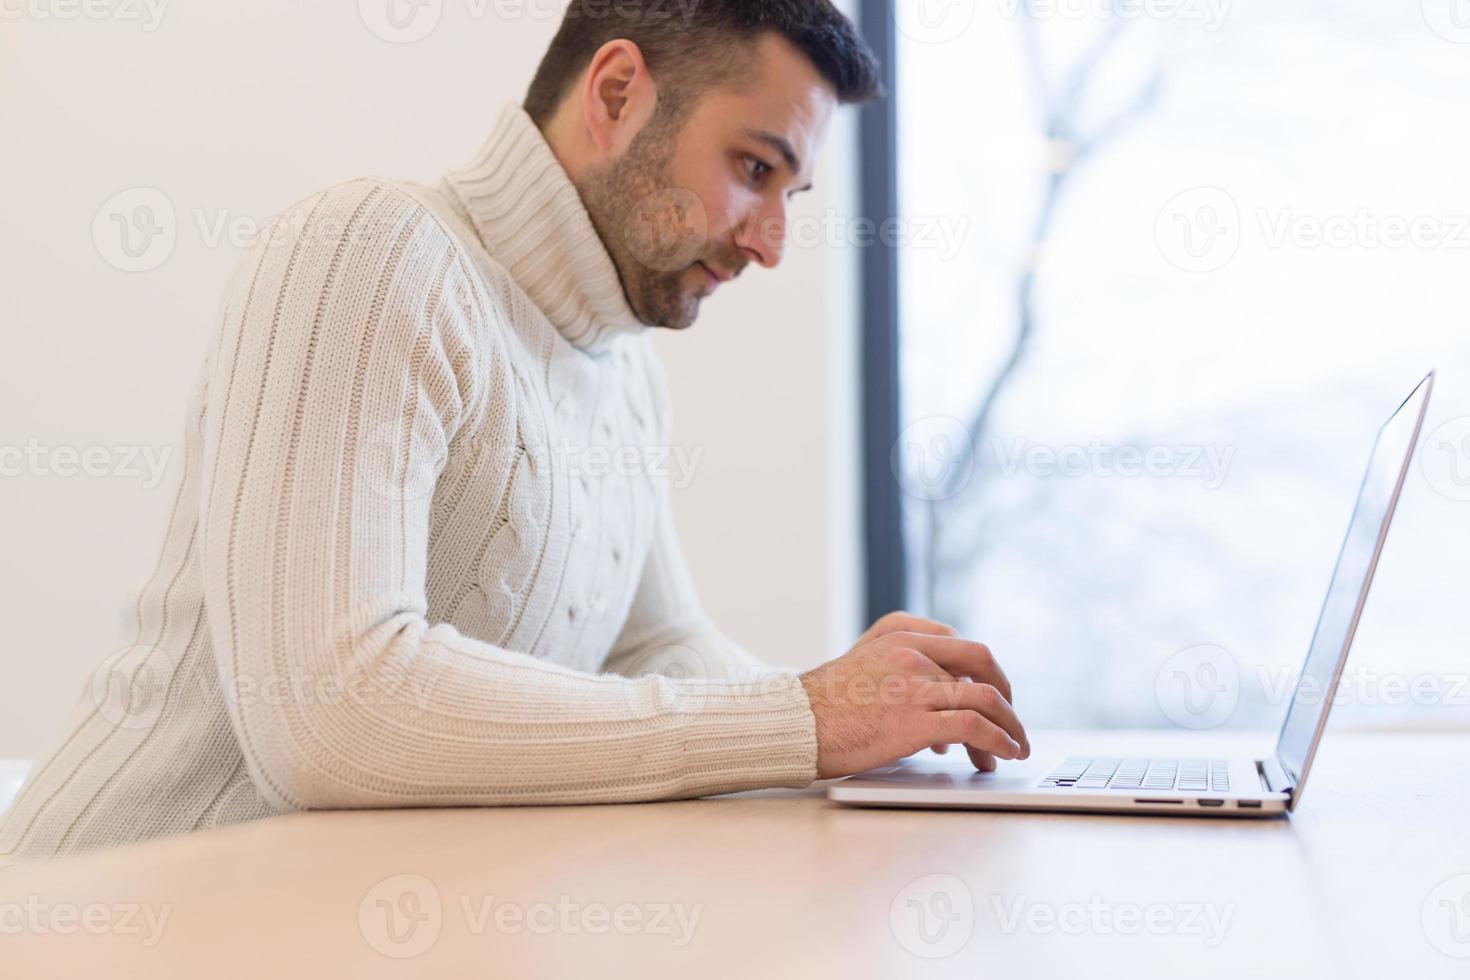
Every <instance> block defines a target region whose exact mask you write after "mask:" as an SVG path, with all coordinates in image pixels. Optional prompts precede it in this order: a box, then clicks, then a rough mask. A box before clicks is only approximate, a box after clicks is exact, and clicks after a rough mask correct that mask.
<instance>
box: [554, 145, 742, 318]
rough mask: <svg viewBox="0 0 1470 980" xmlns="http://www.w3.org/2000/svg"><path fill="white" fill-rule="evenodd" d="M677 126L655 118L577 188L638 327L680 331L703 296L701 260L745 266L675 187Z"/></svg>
mask: <svg viewBox="0 0 1470 980" xmlns="http://www.w3.org/2000/svg"><path fill="white" fill-rule="evenodd" d="M678 135H679V134H678V126H677V124H676V123H674V122H672V121H670V120H660V119H659V118H657V117H655V118H654V119H653V120H652V121H650V122H649V123H648V125H646V126H645V127H644V128H643V130H642V131H641V132H640V133H639V134H638V135H637V136H635V137H634V138H633V142H632V144H631V145H630V146H629V147H628V152H627V153H625V154H624V155H623V156H622V157H620V158H619V159H617V160H615V161H613V162H612V163H610V164H608V165H607V166H606V167H603V168H602V169H600V170H596V171H592V172H590V173H588V174H586V175H585V176H584V177H583V178H582V180H580V181H578V182H577V192H578V193H579V194H580V195H581V197H582V204H583V206H585V207H586V208H587V213H588V214H589V215H590V216H591V218H592V225H593V227H594V228H595V229H596V230H597V234H598V236H599V237H600V238H601V239H602V243H603V246H604V247H605V248H606V249H607V252H608V255H609V256H610V257H611V258H612V261H613V265H614V266H615V267H616V268H617V272H618V278H619V280H620V281H621V282H622V286H623V294H624V296H625V297H626V298H627V300H628V305H629V307H631V308H632V310H633V313H634V315H635V316H637V317H638V319H639V321H640V322H642V323H644V324H647V325H648V326H652V327H667V328H670V329H673V330H683V329H685V328H687V327H690V326H692V325H693V324H694V321H695V318H696V317H698V315H699V304H700V301H701V300H702V299H703V298H704V297H705V296H706V295H707V294H708V291H707V285H706V283H707V280H706V278H705V273H704V270H703V269H696V266H697V265H698V264H699V263H700V262H701V261H702V260H712V264H714V265H715V267H716V268H725V269H739V268H740V267H741V266H743V265H744V264H745V263H744V261H743V260H742V259H741V258H740V256H739V254H738V253H736V254H734V255H731V254H730V252H731V250H725V249H720V248H718V247H717V246H715V245H714V244H713V243H712V242H711V241H710V237H709V216H708V215H707V214H706V213H705V209H704V205H703V203H702V202H701V201H700V199H699V197H698V196H697V195H695V194H694V193H693V192H691V191H688V190H685V189H683V188H680V187H677V186H675V183H674V181H673V179H672V176H671V174H672V159H673V154H674V146H675V143H676V142H677V138H678Z"/></svg>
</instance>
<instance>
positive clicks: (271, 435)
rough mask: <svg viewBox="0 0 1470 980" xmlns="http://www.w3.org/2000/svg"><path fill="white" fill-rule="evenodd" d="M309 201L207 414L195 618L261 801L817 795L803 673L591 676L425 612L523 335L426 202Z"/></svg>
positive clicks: (222, 366) (263, 273) (252, 273)
mask: <svg viewBox="0 0 1470 980" xmlns="http://www.w3.org/2000/svg"><path fill="white" fill-rule="evenodd" d="M309 207H310V211H311V215H310V217H309V219H308V220H307V221H306V222H305V223H304V224H303V225H302V227H301V228H300V230H299V231H297V232H296V233H295V234H294V236H293V238H292V240H290V241H281V240H278V239H273V240H272V241H271V242H269V243H262V244H261V245H259V246H257V249H256V251H255V252H254V253H253V254H252V257H251V261H250V263H249V264H248V266H247V269H246V277H247V280H248V281H247V282H245V284H244V285H245V286H247V287H248V288H242V289H241V291H240V292H239V293H238V294H236V295H237V298H238V300H239V302H238V303H231V304H230V307H229V309H228V312H227V316H226V321H225V326H224V330H223V333H222V337H221V341H220V344H219V349H218V352H217V355H216V363H215V365H214V370H213V373H212V377H211V380H210V384H209V392H208V401H207V411H206V425H205V453H204V457H205V458H204V466H205V470H204V486H203V489H202V495H203V501H202V504H203V515H204V517H203V535H204V540H203V542H202V543H203V565H204V586H205V606H206V610H207V616H208V623H209V629H210V636H211V640H212V648H213V651H214V656H215V658H216V662H217V668H218V672H219V677H220V683H221V686H222V688H223V690H224V692H225V697H226V700H227V705H228V709H229V713H230V721H231V724H232V727H233V729H234V734H235V736H236V738H237V739H238V741H239V744H240V746H241V749H242V751H243V753H244V758H245V762H246V765H247V767H248V771H249V773H250V775H251V778H252V780H253V781H254V782H255V785H256V786H257V788H258V789H259V791H260V792H261V794H262V795H263V796H264V797H265V798H266V799H267V800H269V801H271V802H272V803H273V804H274V805H276V806H277V807H279V808H281V809H317V808H355V807H403V806H463V805H487V804H517V803H520V804H524V803H594V802H622V801H634V800H653V799H675V798H685V797H694V796H704V795H710V794H715V793H725V792H732V791H737V790H742V789H751V788H758V787H768V786H804V785H806V784H807V783H809V782H810V781H811V779H812V778H813V776H814V775H815V771H816V757H817V756H816V753H817V747H816V739H815V731H814V720H813V716H812V712H811V709H810V705H809V702H808V700H807V696H806V693H805V691H804V690H803V688H802V686H801V684H800V682H799V680H798V679H797V678H795V677H776V678H772V679H771V683H765V684H761V685H757V686H755V687H752V686H751V685H748V684H738V683H731V682H722V681H702V680H675V679H671V678H668V677H663V676H659V675H656V674H652V675H649V676H645V677H640V678H637V679H629V678H623V677H617V676H612V675H598V674H585V673H581V672H578V671H574V670H571V669H568V668H564V667H561V666H558V665H555V664H551V663H547V662H544V661H541V660H538V659H536V658H534V657H530V656H527V655H525V654H522V653H518V652H515V651H511V650H506V649H502V648H500V647H497V646H494V645H492V644H489V643H484V642H481V641H478V640H475V639H472V638H470V637H467V636H465V635H463V634H461V633H460V632H459V631H457V630H456V629H455V628H454V627H452V626H450V625H448V624H445V623H435V622H432V621H430V620H429V619H428V618H427V601H426V598H425V589H426V576H427V569H426V555H427V544H428V536H429V521H430V504H431V500H432V498H433V489H434V485H435V482H436V481H437V479H438V477H439V475H440V474H441V473H442V472H443V470H444V467H445V465H446V464H447V462H448V459H449V447H450V446H451V445H452V444H454V442H455V440H456V439H457V438H461V437H463V436H464V435H467V430H469V429H471V427H473V426H476V425H478V424H479V420H481V419H483V418H485V417H486V415H487V408H486V402H487V400H488V399H489V398H490V397H491V396H490V395H489V394H488V392H490V391H491V390H492V387H493V386H492V385H491V384H490V383H489V381H488V380H487V379H489V378H500V379H501V380H503V379H504V376H505V374H506V372H507V371H509V370H510V368H509V367H508V366H507V361H508V354H507V353H506V352H505V351H504V350H503V349H502V348H501V346H500V345H501V344H502V342H503V341H502V338H503V337H504V336H505V335H506V334H505V331H506V330H507V329H508V328H506V327H504V326H502V325H500V324H499V323H498V322H496V318H497V317H499V316H501V313H500V312H499V311H498V309H497V308H496V307H495V305H494V300H493V298H492V297H490V296H489V295H488V294H487V292H486V291H485V290H484V289H483V287H482V286H481V285H480V284H479V281H478V279H477V278H476V277H475V275H474V273H473V272H471V270H470V269H469V266H468V263H467V262H466V261H465V259H464V258H463V256H462V255H461V254H460V253H459V251H458V249H457V245H456V243H454V242H453V240H452V239H451V237H450V236H449V235H448V233H447V232H446V231H445V230H444V229H443V228H442V227H441V226H439V225H438V223H437V222H436V220H435V219H434V218H433V217H432V216H431V215H429V214H428V212H426V211H425V210H424V208H422V207H421V206H420V205H419V204H418V203H417V202H415V201H413V200H412V198H409V197H408V196H407V195H405V194H403V193H402V192H400V191H397V190H395V189H392V188H388V187H385V186H384V185H382V184H378V183H375V182H370V181H358V182H355V183H352V184H348V185H343V186H342V187H339V188H334V189H333V190H331V191H328V192H326V193H325V194H323V195H321V196H319V197H318V198H316V199H314V201H312V202H310V203H309ZM489 414H491V415H493V413H489ZM512 441H513V440H512ZM505 448H506V452H507V456H509V452H510V448H511V447H505ZM494 451H495V449H494V447H493V446H487V447H486V452H487V453H489V452H494ZM283 692H284V693H285V695H286V696H281V695H282V693H283ZM691 706H694V707H696V708H697V710H691Z"/></svg>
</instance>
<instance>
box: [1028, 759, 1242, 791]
mask: <svg viewBox="0 0 1470 980" xmlns="http://www.w3.org/2000/svg"><path fill="white" fill-rule="evenodd" d="M1041 786H1042V788H1044V789H1147V790H1179V791H1181V792H1186V793H1188V792H1198V793H1228V792H1230V767H1229V765H1227V764H1226V762H1225V760H1224V759H1112V758H1108V759H1092V758H1084V757H1078V758H1074V759H1068V760H1067V761H1066V762H1063V763H1062V764H1061V765H1059V766H1057V768H1056V769H1054V770H1053V771H1052V773H1051V775H1049V776H1047V777H1046V778H1045V779H1043V780H1042V781H1041Z"/></svg>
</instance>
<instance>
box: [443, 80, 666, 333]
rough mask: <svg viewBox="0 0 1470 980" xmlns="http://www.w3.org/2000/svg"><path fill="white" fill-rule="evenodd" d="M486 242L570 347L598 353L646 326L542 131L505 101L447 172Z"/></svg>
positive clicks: (449, 184)
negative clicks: (487, 129)
mask: <svg viewBox="0 0 1470 980" xmlns="http://www.w3.org/2000/svg"><path fill="white" fill-rule="evenodd" d="M444 182H445V184H446V186H447V187H448V189H449V191H450V192H451V193H452V194H454V195H455V197H456V198H458V200H459V202H460V204H461V205H462V206H463V207H464V209H465V212H466V213H467V214H468V215H469V218H470V223H471V224H472V225H473V226H474V228H475V231H476V233H477V234H478V235H479V236H480V240H481V241H482V242H483V243H484V245H485V248H486V250H487V251H489V253H490V254H491V255H492V256H494V258H495V260H496V261H497V262H499V263H500V264H501V265H503V266H505V268H506V269H507V271H509V272H510V274H511V276H512V277H513V278H514V279H515V280H516V282H517V283H518V284H519V285H520V287H521V288H522V289H524V290H525V291H526V294H527V295H528V296H530V297H531V300H532V301H533V302H534V303H535V304H536V305H537V306H538V307H539V308H540V309H541V312H542V313H544V314H545V315H546V317H547V318H548V319H549V320H551V322H552V324H553V325H554V326H555V327H556V329H557V330H558V331H560V333H561V335H562V336H563V337H565V338H566V339H567V340H568V341H570V342H571V343H572V344H574V345H575V346H577V347H579V348H581V349H583V350H586V351H589V352H597V351H600V350H604V349H606V348H607V346H608V345H609V344H611V343H612V342H613V341H614V340H616V339H617V338H618V337H620V336H623V335H626V334H638V333H642V332H643V331H645V330H647V329H648V327H646V326H645V325H644V324H642V323H640V322H639V321H638V317H637V316H636V315H635V314H634V313H633V310H632V309H631V308H630V307H629V306H628V300H627V297H626V296H625V295H624V294H623V286H622V283H621V282H620V281H619V279H618V273H617V268H616V267H615V266H614V265H613V261H612V257H611V256H609V255H608V253H607V248H606V247H605V246H604V245H603V244H602V239H601V238H600V237H599V236H598V234H597V231H596V229H595V228H593V226H592V219H591V217H589V216H588V214H587V209H586V208H585V207H583V205H582V198H581V196H580V195H579V194H578V193H577V188H576V186H575V185H573V184H572V181H571V178H570V177H568V176H567V172H566V171H565V170H564V169H562V166H561V162H560V161H558V160H557V158H556V155H555V154H554V153H552V151H551V147H550V145H548V144H547V142H546V138H545V137H544V136H543V135H542V134H541V130H540V129H539V128H537V126H536V124H535V122H534V121H532V119H531V117H530V116H528V115H527V114H526V112H525V110H523V109H522V108H521V107H520V106H517V105H507V106H506V107H505V109H504V110H502V112H501V114H500V121H499V122H498V123H496V125H495V129H494V131H493V132H492V133H491V134H490V138H489V140H488V141H486V143H485V145H484V147H483V148H482V149H481V150H480V152H479V154H478V155H477V156H476V157H475V160H474V162H473V163H471V164H470V165H469V166H467V167H465V168H464V169H462V170H456V171H452V172H450V173H449V174H447V175H445V178H444Z"/></svg>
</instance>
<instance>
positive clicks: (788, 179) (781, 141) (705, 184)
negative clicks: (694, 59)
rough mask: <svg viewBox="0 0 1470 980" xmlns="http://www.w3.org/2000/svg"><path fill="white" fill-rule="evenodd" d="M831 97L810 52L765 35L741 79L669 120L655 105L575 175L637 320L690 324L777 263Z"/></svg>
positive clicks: (807, 184)
mask: <svg viewBox="0 0 1470 980" xmlns="http://www.w3.org/2000/svg"><path fill="white" fill-rule="evenodd" d="M836 104H837V98H836V93H835V92H834V91H833V89H832V86H831V85H830V84H828V83H827V81H826V80H825V79H823V78H822V76H821V75H820V74H819V73H818V72H817V70H816V68H815V67H813V65H812V64H811V62H810V61H809V60H808V59H807V58H806V56H805V55H803V54H802V53H801V52H800V51H798V50H797V49H796V48H795V47H794V46H792V45H791V44H790V43H789V42H788V41H786V40H785V39H784V38H782V37H780V36H779V35H775V34H771V35H767V36H766V37H764V38H762V39H761V40H760V41H758V42H756V43H755V44H753V45H751V46H750V64H749V65H748V67H747V68H746V69H744V70H743V71H742V73H741V78H740V80H739V81H738V82H737V83H735V84H733V85H724V86H715V87H711V88H709V89H707V90H705V91H704V92H703V93H700V94H699V95H697V96H696V101H695V102H694V103H693V104H692V105H691V106H690V107H688V109H687V110H686V111H685V112H684V113H683V114H681V115H680V117H679V118H678V119H677V120H676V121H674V122H673V123H672V124H670V123H669V122H667V121H666V120H664V119H662V118H661V115H660V113H661V111H662V110H660V111H659V112H656V113H655V114H654V117H653V119H652V121H650V122H649V124H648V125H646V126H645V127H644V128H643V130H642V131H641V132H640V133H639V134H638V136H637V137H635V138H634V140H633V142H632V143H631V145H630V146H629V148H628V152H627V153H625V154H624V155H623V156H622V157H621V158H619V159H618V160H616V161H614V162H613V163H612V164H610V165H608V166H606V167H603V168H601V169H599V170H596V171H593V172H591V173H589V174H587V175H586V176H585V177H584V178H583V180H582V181H580V182H579V184H578V190H579V191H580V192H581V195H582V199H583V202H584V203H585V204H586V206H587V210H588V212H589V213H590V214H591V216H592V220H593V223H594V225H595V226H596V227H597V230H598V233H599V234H600V235H601V237H602V240H603V243H604V244H605V245H606V246H607V249H608V252H609V254H610V255H611V256H612V258H613V262H614V264H615V265H616V266H617V269H618V274H619V276H620V277H621V279H622V283H623V291H624V292H625V293H626V294H627V298H628V303H629V305H630V306H631V307H632V309H633V312H634V313H635V314H637V316H638V319H639V320H641V321H642V322H643V323H646V324H650V325H652V326H660V327H670V328H673V329H684V328H685V327H688V326H690V325H692V324H693V323H694V321H695V318H696V317H697V316H698V315H699V305H700V303H701V301H703V300H704V298H705V297H707V296H709V295H711V294H712V293H713V292H714V291H715V290H716V289H717V288H719V286H720V285H721V284H723V283H725V282H728V281H730V280H731V279H733V278H735V277H736V276H738V275H739V274H740V273H741V272H742V271H743V270H744V269H745V267H746V266H748V265H749V264H750V263H752V262H757V263H759V264H761V265H763V266H765V267H767V268H774V267H775V266H776V265H777V264H779V263H780V261H781V255H782V251H783V249H784V247H785V243H786V221H787V207H788V206H789V204H790V199H791V196H792V195H793V194H796V193H799V192H801V191H802V190H805V189H808V188H809V187H810V185H811V173H812V170H813V168H814V166H815V162H816V161H815V157H816V155H817V153H818V152H819V150H820V149H821V145H822V142H823V140H824V138H825V136H826V132H827V124H828V123H829V122H830V120H831V117H832V110H833V109H834V108H835V107H836Z"/></svg>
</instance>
